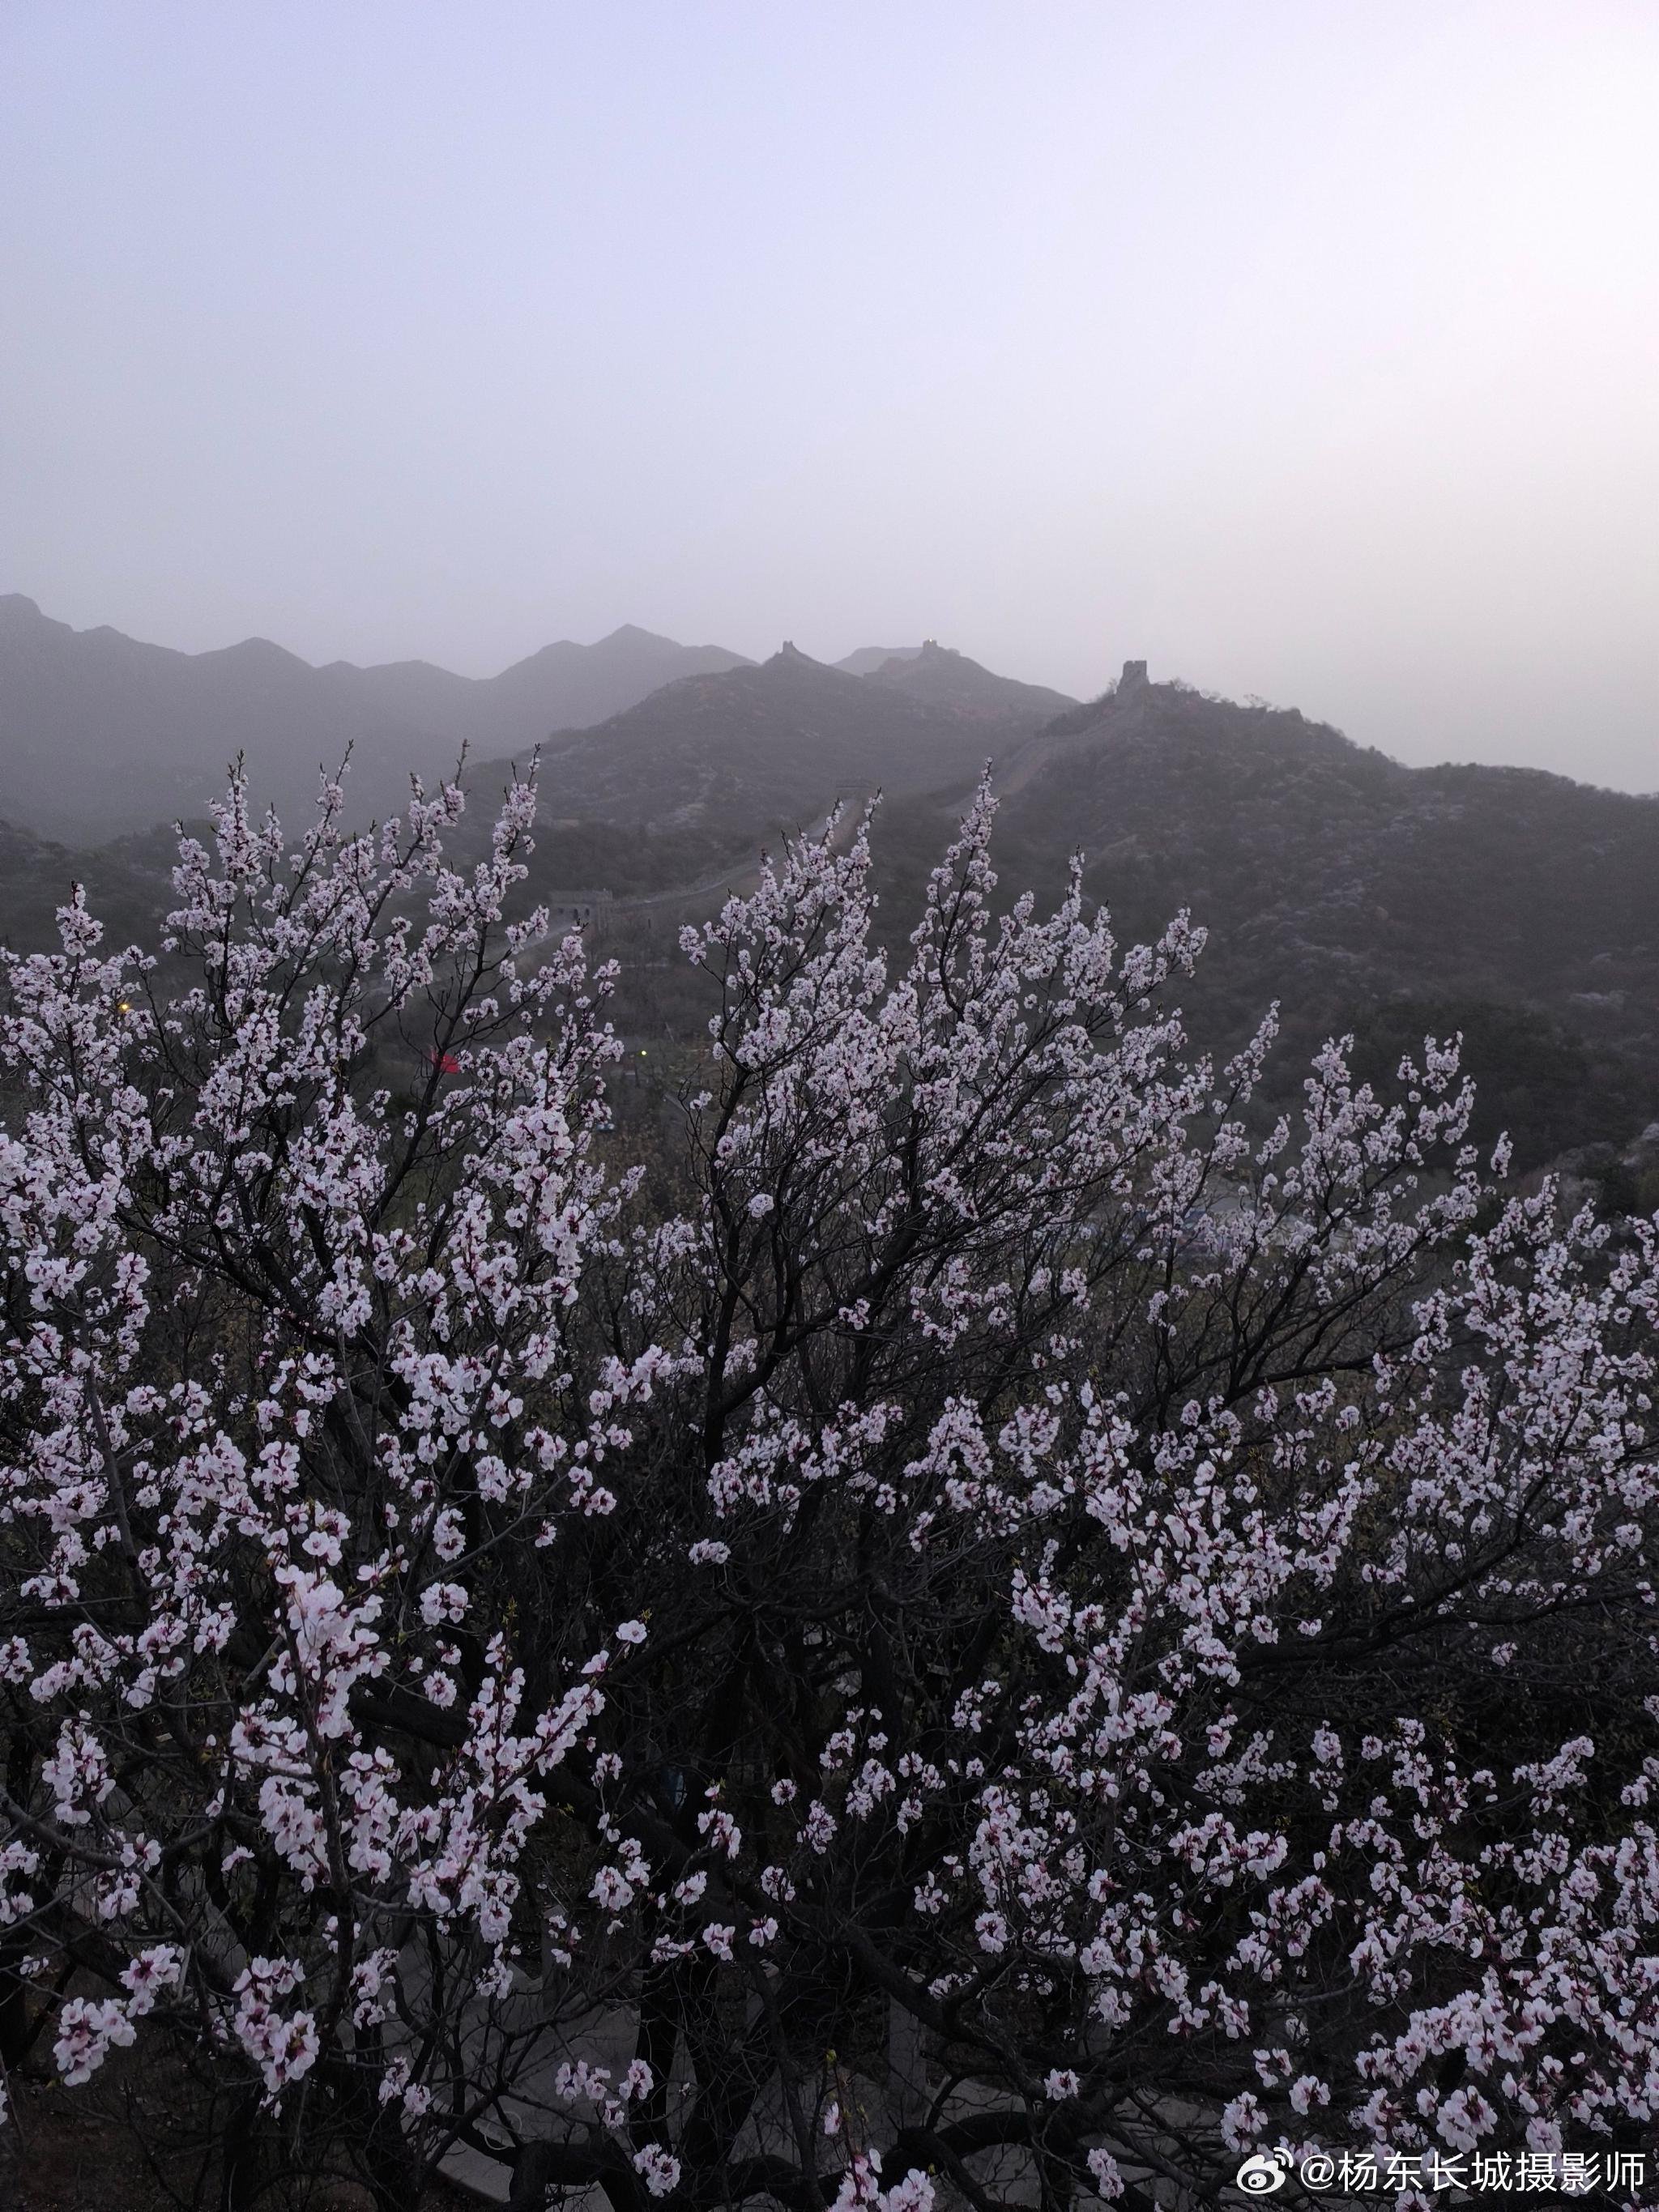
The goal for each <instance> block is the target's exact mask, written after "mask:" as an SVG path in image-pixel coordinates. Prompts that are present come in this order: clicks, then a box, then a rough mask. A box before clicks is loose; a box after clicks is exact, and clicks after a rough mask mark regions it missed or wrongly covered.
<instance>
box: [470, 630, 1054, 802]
mask: <svg viewBox="0 0 1659 2212" xmlns="http://www.w3.org/2000/svg"><path fill="white" fill-rule="evenodd" d="M949 658H950V659H952V660H955V659H957V658H959V656H957V655H954V654H953V655H951V656H949ZM963 665H964V666H965V667H966V668H969V669H973V668H974V667H975V664H974V663H973V662H971V661H969V662H965V663H963ZM978 676H979V677H980V678H982V679H983V686H984V689H983V690H982V691H981V693H978V694H976V698H975V703H974V704H972V705H965V704H963V703H961V702H958V701H957V700H953V699H951V698H948V697H946V698H938V699H935V698H928V697H924V696H915V693H914V692H913V691H912V690H910V689H908V687H907V686H906V685H904V684H901V683H896V682H886V681H880V682H878V681H877V680H875V679H874V678H869V677H860V676H852V675H848V674H847V673H846V672H845V671H842V670H840V669H836V668H832V667H829V666H828V665H826V664H825V663H823V661H819V660H813V659H809V658H808V656H807V655H806V654H805V653H801V652H799V651H798V650H797V648H796V647H794V646H793V645H792V644H786V645H784V646H783V647H782V648H781V650H780V651H779V652H777V653H774V654H773V655H772V657H771V659H769V660H764V661H762V662H760V663H759V664H758V665H750V666H748V667H743V668H735V669H732V670H729V671H726V673H724V674H721V675H715V676H692V677H686V678H682V679H681V680H680V681H679V682H678V683H674V684H667V685H665V687H664V688H663V689H662V690H659V691H654V692H653V693H652V695H651V696H650V697H649V698H647V699H645V700H642V701H641V702H640V704H639V705H638V706H635V707H631V708H629V709H628V711H627V712H626V713H624V714H616V715H613V716H612V717H611V720H609V721H606V722H605V723H603V724H601V725H600V726H599V727H597V728H595V729H592V730H584V731H580V732H576V733H575V734H574V736H571V737H569V738H564V739H562V740H556V741H555V742H554V743H553V744H551V745H550V746H549V747H548V748H547V749H546V750H545V752H544V757H543V765H542V791H543V800H542V804H543V808H544V811H545V812H546V813H548V814H549V815H550V816H551V817H556V818H557V817H565V818H572V817H580V818H586V819H595V820H599V821H606V822H629V823H638V824H641V825H642V826H645V825H648V826H655V827H659V828H686V827H689V826H693V825H696V826H699V827H702V828H703V829H708V830H711V831H712V830H720V829H724V830H725V831H726V833H727V835H728V836H730V837H731V838H732V840H733V841H735V842H739V843H741V842H744V840H745V839H746V838H749V837H751V836H769V835H770V834H771V833H772V832H774V831H775V829H777V828H778V827H779V826H780V825H782V826H786V827H787V826H791V825H794V824H799V823H805V822H807V821H808V820H810V819H812V818H814V817H817V816H818V815H821V814H822V813H823V811H824V810H825V808H826V807H827V806H829V805H830V804H832V803H833V801H834V800H836V799H838V798H849V797H856V796H860V795H861V794H863V793H866V792H869V791H872V790H874V789H875V788H876V787H878V786H882V787H885V788H886V789H887V790H889V791H916V790H925V789H927V788H929V787H933V786H935V785H939V784H942V783H945V782H949V781H952V780H953V779H959V778H960V777H962V776H963V775H972V774H974V773H975V772H976V771H977V770H978V769H979V768H980V767H981V765H982V763H983V762H984V760H985V758H986V757H987V754H995V753H999V752H1001V751H1004V750H1011V749H1012V748H1013V747H1014V746H1016V745H1018V744H1021V743H1023V742H1024V740H1025V739H1026V738H1028V737H1029V736H1030V728H1031V714H1030V709H1029V708H1024V707H1016V708H1006V707H1005V708H999V707H998V706H997V705H995V704H994V703H989V702H993V701H994V695H995V687H997V686H999V685H1000V684H1003V682H1004V679H1002V678H997V677H992V676H990V675H989V674H988V673H987V671H983V670H980V671H978ZM1010 688H1011V689H1012V690H1013V691H1015V692H1023V691H1024V690H1027V689H1028V688H1029V687H1027V686H1024V685H1013V686H1012V687H1010ZM488 774H489V771H487V770H481V771H480V775H481V778H485V777H487V775H488Z"/></svg>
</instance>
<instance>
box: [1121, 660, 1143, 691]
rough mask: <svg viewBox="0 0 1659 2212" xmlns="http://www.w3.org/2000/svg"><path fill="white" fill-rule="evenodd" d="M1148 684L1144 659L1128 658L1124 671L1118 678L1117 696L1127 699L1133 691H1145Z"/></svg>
mask: <svg viewBox="0 0 1659 2212" xmlns="http://www.w3.org/2000/svg"><path fill="white" fill-rule="evenodd" d="M1146 688H1147V686H1146V662H1145V661H1144V660H1126V661H1125V662H1124V664H1123V673H1122V675H1121V676H1120V677H1119V678H1118V679H1117V696H1118V697H1119V698H1120V699H1127V697H1128V696H1129V695H1130V693H1131V692H1133V691H1144V690H1146Z"/></svg>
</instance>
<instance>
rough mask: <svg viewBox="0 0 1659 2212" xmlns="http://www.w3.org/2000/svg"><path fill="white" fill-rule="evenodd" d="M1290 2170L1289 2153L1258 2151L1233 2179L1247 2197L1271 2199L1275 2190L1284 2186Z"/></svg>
mask: <svg viewBox="0 0 1659 2212" xmlns="http://www.w3.org/2000/svg"><path fill="white" fill-rule="evenodd" d="M1290 2170H1291V2154H1290V2153H1289V2151H1287V2150H1272V2151H1267V2150H1259V2151H1257V2152H1256V2154H1255V2156H1254V2157H1253V2158H1247V2159H1246V2160H1245V2161H1244V2163H1243V2166H1240V2167H1239V2169H1238V2172H1237V2173H1236V2174H1235V2175H1234V2176H1233V2179H1234V2180H1235V2181H1236V2182H1237V2184H1238V2185H1239V2187H1240V2188H1241V2189H1242V2190H1243V2191H1244V2193H1245V2195H1246V2196H1247V2197H1271V2196H1272V2195H1273V2191H1274V2190H1275V2189H1282V2188H1283V2187H1284V2186H1285V2176H1286V2174H1288V2173H1289V2172H1290Z"/></svg>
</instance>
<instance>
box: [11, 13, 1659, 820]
mask: <svg viewBox="0 0 1659 2212" xmlns="http://www.w3.org/2000/svg"><path fill="white" fill-rule="evenodd" d="M1656 117H1659V6H1656V5H1654V4H1653V0H1629V4H1622V5H1621V4H1616V0H1558V4H1553V5H1547V6H1533V5H1529V4H1528V0H1492V4H1489V5H1480V4H1459V0H1369V3H1368V4H1362V0H1307V4H1292V3H1291V0H1236V4H1227V3H1225V0H1135V4H1121V5H1112V4H1109V0H1088V4H1084V5H1067V4H1063V0H1000V4H994V5H991V4H980V0H941V3H940V4H922V0H823V4H781V0H752V3H751V4H743V3H742V0H729V3H728V0H720V4H716V3H715V0H708V4H702V0H661V3H660V4H657V3H656V0H580V4H574V5H562V4H557V0H533V4H523V5H520V4H513V0H442V4H437V0H349V4H347V5H343V4H341V0H264V4H260V5H257V6H251V5H242V4H237V0H167V4H160V0H157V4H143V5H141V4H137V0H117V4H100V0H9V5H7V6H6V7H5V8H4V10H3V15H0V170H3V173H0V208H3V215H0V239H3V247H0V440H3V457H0V470H3V474H0V590H6V589H9V590H16V591H21V592H27V593H28V594H30V595H31V596H32V597H33V598H35V599H39V600H40V603H41V605H43V607H44V608H45V609H46V611H47V612H48V613H50V614H53V615H56V616H58V617H61V618H62V619H64V620H66V621H69V622H71V623H76V625H77V626H86V625H90V624H94V623H113V624H114V625H115V626H116V627H117V628H118V629H125V630H127V631H129V632H131V633H132V634H133V635H137V636H141V637H145V638H149V639H154V640H156V641H160V642H162V643H166V644H171V645H178V646H182V647H187V648H189V649H191V650H196V649H200V648H204V647H210V646H217V645H222V644H226V643H228V642H230V641H233V640H234V639H236V638H238V637H240V636H243V635H247V634H250V633H253V634H258V635H266V636H270V637H273V638H275V639H276V640H278V641H280V642H281V643H283V644H284V645H287V646H289V647H292V648H293V649H294V650H295V651H296V652H299V653H303V654H305V655H306V657H307V659H317V660H321V659H331V658H334V657H336V656H344V657H346V658H349V659H356V660H376V659H396V658H401V657H404V656H410V655H419V656H422V657H424V658H427V659H435V660H438V661H441V662H443V663H445V664H447V665H449V666H452V667H455V668H459V669H463V670H465V671H469V672H472V673H479V674H482V673H486V672H489V671H493V670H494V669H495V668H498V667H500V666H501V665H504V664H505V663H507V662H508V661H510V660H512V659H516V658H518V657H519V656H520V655H522V654H524V653H527V652H530V651H532V649H534V648H535V647H538V646H540V645H542V644H544V643H546V642H547V641H550V639H553V638H555V637H559V636H572V637H576V638H581V639H587V638H592V637H596V636H598V635H601V634H602V633H604V632H605V631H607V630H609V629H612V628H614V627H615V626H616V625H617V623H622V622H624V621H627V622H637V623H643V624H644V625H646V626H647V628H650V629H659V630H663V631H665V632H667V633H668V634H669V635H672V636H674V637H678V638H680V639H682V640H684V641H688V642H693V643H701V642H706V641H715V642H719V643H721V644H725V645H728V646H731V647H734V648H736V649H738V650H739V651H744V652H748V653H756V654H760V653H766V652H769V651H770V650H771V649H772V648H773V647H775V645H776V643H777V641H779V640H780V639H781V638H782V637H784V636H788V637H791V638H793V640H794V641H796V642H797V643H798V644H799V646H800V647H801V648H802V649H803V650H804V651H805V652H808V653H815V654H817V655H819V656H820V657H823V658H825V659H833V658H835V657H837V656H838V655H840V654H841V653H845V652H847V651H848V649H849V648H851V647H854V646H855V645H860V644H865V643H872V642H874V643H901V642H908V641H914V640H915V639H916V638H918V637H920V636H921V635H924V634H927V635H936V636H938V637H939V638H940V639H941V640H942V641H944V642H945V643H948V644H954V645H957V646H960V647H963V649H964V650H966V651H968V652H969V653H973V654H975V656H976V657H977V658H979V659H983V660H985V661H987V662H988V663H989V664H990V665H992V666H994V667H996V668H999V669H1001V670H1004V671H1006V672H1008V673H1010V674H1014V675H1019V676H1024V677H1028V678H1032V679H1035V680H1039V681H1045V682H1048V683H1051V684H1058V685H1060V686H1061V687H1062V688H1064V689H1066V690H1071V691H1074V692H1079V693H1086V692H1091V691H1093V690H1098V689H1099V688H1100V687H1101V685H1102V684H1103V683H1104V682H1105V680H1106V679H1107V678H1108V677H1109V676H1110V675H1111V674H1112V673H1113V672H1115V668H1116V666H1117V664H1118V663H1119V662H1120V661H1121V659H1123V658H1124V657H1125V656H1126V655H1127V654H1131V653H1133V654H1135V655H1137V656H1139V655H1145V656H1146V657H1147V658H1148V659H1150V660H1151V662H1152V674H1153V676H1154V677H1158V676H1164V675H1180V676H1182V677H1185V678H1188V680H1190V681H1192V682H1194V683H1195V684H1200V685H1201V686H1203V687H1204V688H1206V689H1211V690H1222V691H1226V692H1229V693H1231V694H1234V695H1236V696H1244V695H1249V694H1259V695H1261V696H1266V697H1268V698H1271V699H1273V700H1274V701H1276V702H1284V703H1294V704H1297V705H1300V706H1301V707H1303V708H1304V709H1305V710H1306V711H1307V712H1309V713H1310V714H1315V715H1317V716H1319V717H1321V718H1322V719H1325V720H1332V721H1334V722H1336V723H1338V724H1339V725H1340V726H1342V727H1344V728H1345V729H1346V730H1347V731H1348V732H1349V734H1350V735H1351V736H1353V737H1356V738H1361V739H1364V740H1365V741H1367V742H1370V743H1373V744H1380V745H1382V746H1383V747H1384V748H1385V749H1386V750H1389V751H1392V752H1394V753H1395V754H1397V755H1399V756H1400V757H1404V758H1407V759H1412V760H1429V759H1440V758H1446V757H1451V758H1479V759H1486V760H1514V761H1522V762H1527V763H1538V764H1541V765H1545V766H1550V767H1554V768H1559V769H1565V770H1567V771H1568V772H1570V773H1571V774H1573V775H1580V776H1584V777H1589V778H1593V779H1595V780H1596V781H1605V782H1610V783H1618V784H1622V785H1626V786H1628V787H1634V788H1637V789H1651V788H1654V787H1659V623H1656V609H1659V125H1656Z"/></svg>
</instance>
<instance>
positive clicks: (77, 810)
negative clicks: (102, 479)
mask: <svg viewBox="0 0 1659 2212" xmlns="http://www.w3.org/2000/svg"><path fill="white" fill-rule="evenodd" d="M743 665H745V664H744V659H743V656H742V655H741V654H740V653H729V652H727V651H726V649H725V648H724V647H719V646H698V647H688V646H682V645H677V644H676V643H675V642H674V641H672V640H671V639H670V638H665V637H659V636H656V635H653V633H652V632H651V631H649V630H643V629H635V627H633V626H632V625H631V624H629V625H626V626H624V627H623V629H618V630H615V631H613V632H612V633H611V635H610V636H609V637H605V638H602V639H601V640H600V641H599V643H598V644H596V645H576V644H573V643H570V642H569V641H563V642H561V643H559V644H556V645H550V646H548V647H544V649H543V650H542V651H541V652H540V653H532V654H531V655H530V656H529V658H528V659H524V660H521V661H519V662H518V663H516V664H515V665H513V667H511V668H507V669H505V670H503V671H502V672H501V674H500V675H499V676H494V677H489V678H471V677H465V676H457V675H454V674H453V673H451V671H448V670H447V669H443V668H437V667H435V666H433V665H431V664H430V663H429V662H427V661H421V660H408V661H395V662H392V663H390V664H387V665H384V666H380V667H369V668H360V667H357V666H356V665H354V664H353V663H351V662H349V661H344V660H337V661H333V662H331V663H329V664H328V665H326V666H324V667H320V668H318V667H313V665H311V664H310V663H309V662H308V661H305V660H302V659H300V658H299V656H298V655H297V654H295V653H289V652H286V651H285V650H284V649H283V647H281V646H278V645H273V644H272V643H270V641H269V640H268V639H264V638H247V639H245V640H244V641H242V642H241V643H240V644H239V645H233V646H228V647H224V648H223V649H222V650H220V651H218V652H214V653H178V652H174V651H173V650H172V649H171V648H170V647H166V646H158V645H146V644H143V643H140V642H139V641H137V639H134V638H131V637H126V636H124V635H122V633H121V632H120V631H119V630H115V629H107V628H104V629H90V630H76V629H71V628H70V625H69V624H68V623H60V622H54V621H52V619H51V618H50V617H47V616H46V615H43V614H42V613H41V611H40V608H39V607H38V606H37V605H35V604H34V602H33V600H32V599H24V598H22V597H21V596H20V595H13V596H10V597H5V598H0V788H3V791H4V793H5V797H4V800H3V806H4V811H5V812H6V813H7V815H8V816H9V817H11V819H12V820H13V821H14V822H15V823H21V824H25V825H27V826H28V827H30V828H32V829H34V830H36V831H37V832H39V833H41V834H43V835H46V836H53V837H58V838H64V839H67V840H68V841H70V842H75V843H88V842H96V841H98V840H100V839H104V838H108V837H111V836H116V835H118V834H119V833H120V832H122V831H124V830H127V829H137V828H141V827H143V826H146V825H148V824H149V823H154V822H155V821H157V820H161V819H164V818H168V817H173V816H177V815H180V814H185V815H188V814H197V813H199V812H200V811H202V809H203V807H204V805H205V803H206V801H207V800H208V799H210V798H211V797H212V796H214V795H215V794H216V793H217V792H219V791H221V790H222V788H223V787H224V781H225V771H226V768H227V765H228V763H229V762H230V761H231V760H232V759H233V758H234V757H235V756H236V755H237V754H238V753H241V754H244V755H245V756H246V760H247V764H248V769H249V774H250V778H251V781H252V786H253V788H254V793H255V795H256V797H257V798H258V799H260V800H261V801H264V800H266V799H270V800H274V801H275V802H276V804H277V805H279V806H280V807H281V808H282V809H283V811H284V813H285V814H287V813H294V814H301V813H303V812H305V811H307V809H308V808H309V806H310V805H311V803H312V800H313V798H314V795H315V793H316V787H317V772H318V769H319V766H325V767H327V768H329V769H332V768H334V767H335V766H337V764H338V762H339V760H340V758H341V757H342V755H343V752H344V751H345V750H346V748H347V747H348V746H350V747H351V748H352V775H351V783H350V791H351V796H352V799H353V803H354V805H356V806H357V807H359V808H361V809H362V810H364V811H385V810H386V808H388V807H393V806H396V805H399V804H401V802H402V800H403V799H404V798H405V797H406V796H407V793H408V788H409V782H408V778H409V771H410V769H416V770H418V771H419V772H421V773H422V774H424V775H428V776H429V775H434V774H437V773H441V772H443V771H445V770H447V769H451V768H453V765H454V763H455V760H456V757H457V756H458V754H459V750H460V748H461V746H462V745H463V744H466V745H469V746H470V747H471V749H472V750H473V751H474V753H475V754H478V755H480V756H481V757H489V756H494V755H496V754H500V753H504V752H509V751H527V750H528V749H529V748H530V747H531V746H532V745H534V744H537V743H538V742H539V741H540V740H541V739H543V738H545V737H546V735H547V734H548V732H550V731H552V730H556V729H570V728H574V727H579V726H582V725H585V724H587V723H591V722H594V721H599V720H603V719H604V718H605V716H607V715H610V714H616V713H617V712H618V711H620V710H621V709H622V708H626V707H630V706H633V705H634V704H635V703H636V702H638V701H639V700H641V699H643V698H644V697H646V696H647V695H648V694H649V693H650V692H652V691H653V690H656V689H657V688H658V687H659V685H661V684H666V683H670V682H671V681H672V680H673V679H674V678H678V677H685V676H691V675H696V674H698V673H703V672H710V671H718V670H724V669H730V668H735V667H740V666H743Z"/></svg>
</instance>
